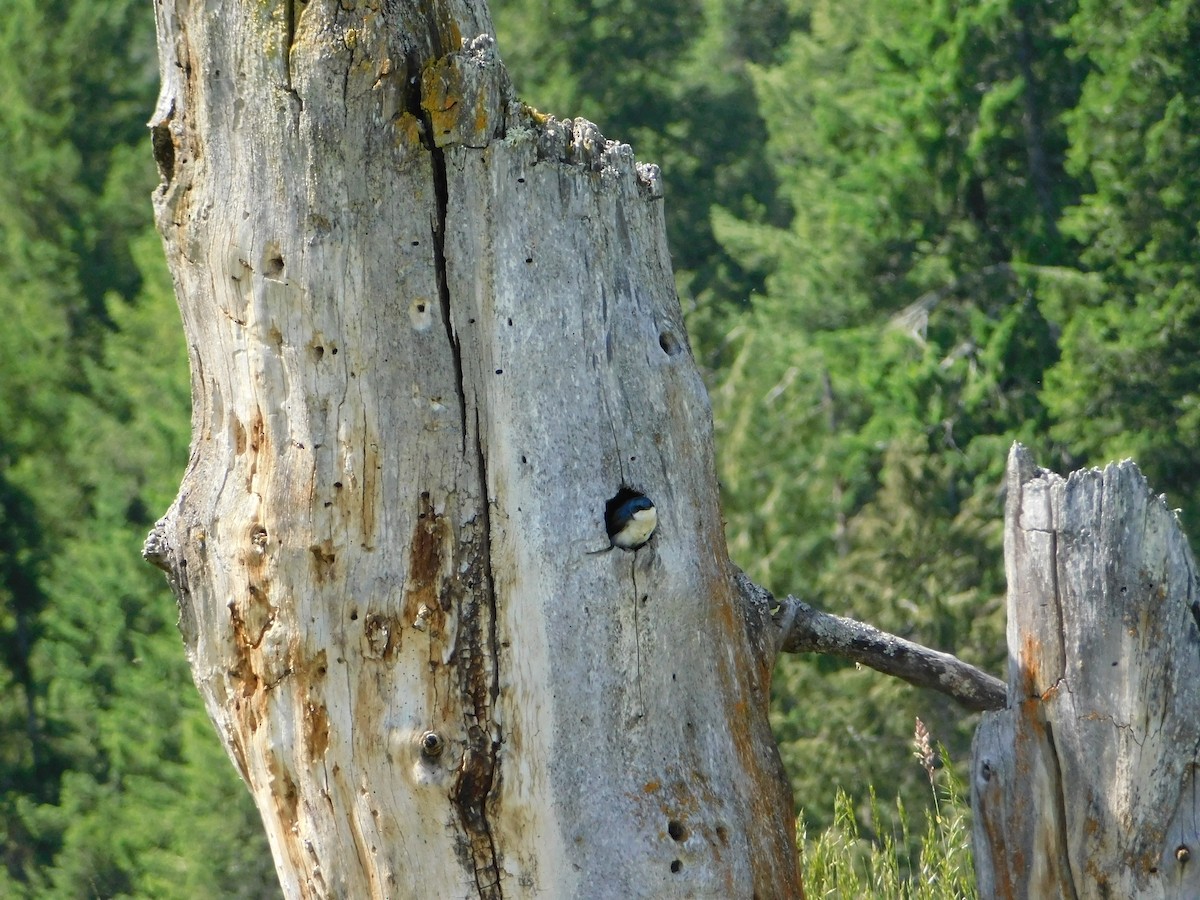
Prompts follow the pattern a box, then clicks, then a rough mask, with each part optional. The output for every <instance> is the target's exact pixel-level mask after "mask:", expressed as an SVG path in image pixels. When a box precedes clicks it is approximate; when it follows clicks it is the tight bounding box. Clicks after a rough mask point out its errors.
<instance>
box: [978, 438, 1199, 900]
mask: <svg viewBox="0 0 1200 900" xmlns="http://www.w3.org/2000/svg"><path fill="white" fill-rule="evenodd" d="M1007 487H1008V500H1007V515H1006V532H1005V566H1006V570H1007V574H1008V585H1009V586H1008V646H1009V697H1010V703H1009V707H1008V709H1006V710H1004V711H1002V712H998V713H990V714H987V715H985V717H984V720H983V722H982V724H981V725H980V728H979V730H978V732H977V734H976V739H975V747H974V759H973V776H972V800H973V804H974V806H975V810H976V816H975V833H974V845H975V855H976V871H977V875H978V883H979V890H980V895H981V896H984V897H1122V898H1125V897H1172V898H1175V897H1178V898H1185V897H1196V896H1200V875H1198V874H1197V869H1196V860H1195V854H1196V852H1197V850H1198V849H1200V825H1198V822H1200V818H1198V810H1197V808H1196V794H1195V790H1194V778H1195V771H1196V767H1197V764H1198V762H1200V758H1198V752H1200V751H1198V748H1200V630H1198V618H1197V616H1198V612H1197V610H1198V609H1200V607H1198V606H1197V600H1198V597H1200V592H1198V590H1197V579H1196V567H1195V562H1194V560H1193V557H1192V554H1191V552H1190V550H1189V548H1188V545H1187V541H1186V539H1185V537H1184V535H1183V533H1182V531H1181V530H1180V528H1179V523H1178V521H1177V520H1176V517H1175V514H1174V513H1173V512H1172V511H1171V510H1169V509H1168V508H1167V506H1166V504H1165V502H1164V501H1163V499H1162V498H1161V497H1156V496H1154V494H1153V493H1152V492H1151V490H1150V488H1149V487H1148V486H1147V484H1146V482H1145V479H1144V478H1143V477H1142V475H1141V473H1140V472H1139V471H1138V470H1137V467H1136V466H1135V465H1133V463H1131V462H1123V463H1119V464H1115V465H1110V466H1108V467H1106V468H1105V469H1103V470H1099V469H1094V470H1090V471H1085V472H1076V473H1074V474H1072V475H1071V476H1070V477H1069V478H1061V477H1059V476H1057V475H1054V474H1052V473H1050V472H1047V471H1045V470H1043V469H1039V468H1038V467H1037V466H1036V465H1035V464H1034V463H1033V460H1032V459H1031V457H1030V456H1029V454H1028V453H1027V451H1025V450H1024V449H1023V448H1020V447H1015V448H1014V449H1013V452H1012V454H1011V456H1010V458H1009V468H1008V486H1007Z"/></svg>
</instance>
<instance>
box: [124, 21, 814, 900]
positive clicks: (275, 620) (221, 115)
mask: <svg viewBox="0 0 1200 900" xmlns="http://www.w3.org/2000/svg"><path fill="white" fill-rule="evenodd" d="M156 8H157V9H158V14H159V41H160V56H161V60H162V66H163V91H162V95H161V98H160V103H159V107H158V111H157V114H156V117H155V120H154V121H153V123H152V127H153V129H154V139H155V148H156V157H157V159H158V161H159V165H160V169H161V171H162V174H163V184H162V186H161V187H160V189H159V191H158V192H157V194H156V197H155V204H156V211H157V216H158V223H159V227H160V230H161V231H162V233H163V237H164V242H165V245H166V249H167V254H168V260H169V263H170V266H171V269H172V272H173V275H174V278H175V283H176V290H177V294H178V299H179V303H180V309H181V311H182V314H183V321H184V326H185V330H186V332H187V339H188V343H189V346H190V349H191V363H192V374H193V394H194V414H193V425H194V434H193V444H192V455H191V460H190V463H189V466H188V470H187V472H186V474H185V475H184V479H183V484H182V486H181V488H180V493H179V496H178V498H177V499H176V502H175V503H174V505H173V506H172V508H171V510H170V511H169V513H168V515H167V516H166V517H165V518H164V520H163V521H162V522H161V523H160V524H159V526H158V527H157V528H156V529H155V532H154V533H153V535H152V536H151V539H150V541H149V542H148V546H147V555H148V556H149V557H150V558H151V559H153V560H154V561H156V562H157V563H158V564H159V565H161V566H163V567H164V568H165V569H166V570H167V572H168V575H169V577H170V579H171V581H172V584H173V585H174V587H175V589H176V592H177V595H178V598H179V601H180V609H181V628H182V631H183V635H184V639H185V643H186V645H187V650H188V654H189V657H190V659H191V663H192V667H193V672H194V675H195V678H196V682H197V685H198V686H199V688H200V691H201V693H202V694H203V696H204V698H205V702H206V705H207V708H208V711H209V713H210V715H211V716H212V718H213V720H214V722H215V723H216V725H217V729H218V731H219V733H220V736H221V738H222V740H223V741H224V742H225V744H226V746H227V748H228V750H229V753H230V756H231V758H232V759H233V760H234V762H235V764H236V765H237V767H238V769H239V771H240V772H241V774H242V776H243V778H244V779H245V780H246V782H247V784H248V785H249V786H250V789H251V790H252V791H253V793H254V796H255V799H256V801H257V803H258V806H259V809H260V811H261V812H262V815H263V820H264V823H265V825H266V828H267V833H268V836H269V838H270V842H271V846H272V850H273V852H274V856H275V863H276V867H277V870H278V872H279V875H280V879H281V882H282V884H283V886H284V889H285V892H286V894H287V895H288V896H289V897H298V896H303V897H310V896H311V897H345V898H363V897H391V898H396V897H417V896H419V897H464V896H483V897H499V896H501V895H504V896H509V897H534V896H537V897H556V898H557V897H563V898H566V897H573V896H589V897H620V898H625V897H693V896H705V897H718V896H719V897H750V896H754V895H757V896H759V897H763V898H767V897H770V898H776V897H787V896H793V895H796V894H798V893H799V878H798V874H797V871H796V857H795V836H794V825H793V819H792V804H791V798H790V795H789V791H788V787H787V783H786V780H785V778H784V776H783V773H782V770H781V767H780V765H779V759H778V754H777V752H776V749H775V746H774V743H773V740H772V737H771V733H770V729H769V727H768V722H767V714H766V703H767V691H768V685H769V678H770V670H771V666H772V664H773V662H774V649H775V648H774V644H773V642H772V641H771V640H770V639H769V637H768V630H769V627H770V619H769V615H768V614H767V612H766V611H765V610H764V609H761V608H760V607H759V606H756V605H755V604H754V603H750V602H747V601H746V598H745V597H744V596H743V594H742V592H741V590H740V588H739V586H738V584H737V582H736V580H735V571H734V569H733V568H732V567H731V566H730V564H729V561H728V558H727V554H726V550H725V543H724V537H723V533H722V525H721V516H720V512H719V508H718V499H717V487H716V478H715V474H714V467H713V461H712V439H711V424H710V421H709V407H708V403H707V398H706V396H705V393H704V389H703V385H702V383H701V380H700V377H699V375H698V372H697V369H696V366H695V364H694V362H693V360H692V358H691V354H690V351H689V348H688V344H687V340H686V338H685V336H684V332H683V325H682V317H681V313H680V309H679V304H678V301H677V299H676V297H675V294H674V289H673V280H672V275H671V270H670V264H669V257H668V254H667V249H666V246H665V241H664V229H663V218H662V199H661V186H660V185H659V182H658V176H657V172H656V170H654V169H653V168H652V167H645V166H639V165H637V164H636V163H635V161H634V159H633V155H632V153H631V151H630V150H629V148H628V147H626V146H624V145H620V144H615V143H609V142H606V141H604V139H603V138H602V137H601V136H600V135H599V134H598V133H597V132H596V130H595V128H594V127H593V126H591V125H590V124H589V123H586V122H583V121H566V122H558V121H554V120H552V119H546V118H543V117H540V116H537V115H535V114H533V113H531V112H529V111H525V110H522V109H521V108H520V107H519V105H518V104H516V103H515V102H514V101H513V99H512V96H511V91H510V89H509V87H508V82H507V77H506V75H505V74H504V70H503V68H502V66H501V65H500V64H499V61H498V59H497V58H496V56H495V52H494V49H493V47H492V43H491V39H490V38H489V37H487V32H489V31H490V25H489V23H488V16H487V11H486V8H485V7H484V5H483V3H482V0H446V2H441V0H421V2H411V3H402V4H395V3H371V2H358V3H356V2H346V0H309V2H308V3H296V2H293V0H284V2H280V3H267V4H263V3H240V2H233V0H194V2H184V0H161V2H159V3H158V4H157V7H156ZM464 37H465V39H464ZM622 485H628V486H630V487H633V488H636V489H638V490H640V491H643V492H645V493H646V494H647V495H649V496H650V497H651V498H652V499H653V500H654V502H655V504H656V505H657V509H658V513H659V520H660V525H659V528H658V532H657V534H656V535H655V536H654V538H653V539H652V540H651V542H650V544H649V545H648V546H646V547H645V548H643V549H641V550H639V551H637V552H636V553H631V552H624V551H621V550H613V551H611V552H608V553H604V554H597V555H590V554H589V551H593V550H596V549H598V548H601V547H604V546H606V544H607V540H608V538H607V535H606V532H605V527H604V506H605V501H606V500H608V499H609V498H610V497H612V496H613V495H614V494H615V493H616V492H617V490H618V488H619V487H621V486H622Z"/></svg>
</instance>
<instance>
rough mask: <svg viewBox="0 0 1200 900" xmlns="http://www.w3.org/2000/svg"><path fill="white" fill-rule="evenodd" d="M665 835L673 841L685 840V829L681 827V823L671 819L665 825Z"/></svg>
mask: <svg viewBox="0 0 1200 900" xmlns="http://www.w3.org/2000/svg"><path fill="white" fill-rule="evenodd" d="M667 834H669V835H670V836H671V840H673V841H685V840H687V829H686V828H684V827H683V823H682V822H680V821H677V820H676V819H672V820H671V821H670V822H668V823H667Z"/></svg>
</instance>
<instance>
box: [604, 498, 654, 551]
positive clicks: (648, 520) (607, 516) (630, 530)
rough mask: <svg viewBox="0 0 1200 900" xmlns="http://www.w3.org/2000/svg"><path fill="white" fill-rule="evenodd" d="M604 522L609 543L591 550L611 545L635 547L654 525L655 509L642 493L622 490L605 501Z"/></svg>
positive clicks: (607, 548)
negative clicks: (606, 502)
mask: <svg viewBox="0 0 1200 900" xmlns="http://www.w3.org/2000/svg"><path fill="white" fill-rule="evenodd" d="M604 525H605V527H606V528H607V529H608V540H609V545H608V546H607V547H605V548H604V549H603V550H593V551H592V552H593V553H603V552H605V551H606V550H611V549H612V548H613V547H620V548H621V549H622V550H636V549H637V548H638V547H641V546H642V545H644V544H645V543H646V542H647V541H648V540H650V536H651V535H653V534H654V529H655V528H656V527H658V511H657V510H656V509H655V508H654V504H653V503H652V502H650V498H649V497H647V496H646V495H645V494H638V493H634V492H632V491H623V492H622V493H621V494H618V495H617V496H616V497H615V498H613V500H610V501H609V502H608V505H607V507H606V509H605V511H604Z"/></svg>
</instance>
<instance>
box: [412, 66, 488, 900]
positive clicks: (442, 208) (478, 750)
mask: <svg viewBox="0 0 1200 900" xmlns="http://www.w3.org/2000/svg"><path fill="white" fill-rule="evenodd" d="M415 83H416V84H420V79H419V78H418V79H416V81H415ZM409 103H410V110H413V111H414V113H415V114H416V115H418V116H419V118H420V119H421V120H422V121H423V122H424V123H425V136H424V141H425V146H426V148H427V149H428V150H429V154H430V159H431V162H432V170H433V188H434V204H435V209H434V221H433V223H432V224H433V255H434V266H435V270H436V277H437V290H438V299H439V301H440V305H441V310H442V320H443V322H444V323H445V327H446V340H447V343H448V345H449V347H450V353H451V356H452V358H453V360H454V384H455V390H456V391H457V394H458V406H459V415H460V420H459V421H460V426H461V435H462V445H461V446H462V453H463V456H464V457H466V456H467V435H468V433H469V429H468V422H469V421H470V420H469V418H468V413H467V391H466V384H465V381H464V376H463V363H462V346H461V344H460V342H459V339H458V335H457V333H456V332H455V329H454V322H453V319H452V317H451V304H450V285H449V272H448V270H447V265H446V217H447V213H446V210H447V207H448V205H449V186H448V181H447V177H446V157H445V152H444V151H443V150H442V149H441V148H440V147H438V146H437V145H436V144H435V143H434V141H433V138H432V134H433V132H432V123H431V122H430V120H429V117H428V116H427V115H425V114H424V110H423V109H422V107H421V98H420V89H419V88H418V89H417V90H416V91H414V92H413V94H412V95H411V96H410V97H409ZM473 424H474V437H475V440H474V445H473V447H472V450H473V451H474V457H475V458H474V460H473V462H474V463H475V471H476V472H477V473H478V477H479V484H478V497H479V503H480V511H479V517H478V518H479V520H478V522H477V524H478V527H479V537H478V539H477V542H476V547H475V558H474V560H473V561H472V563H471V565H470V566H469V567H468V570H467V572H466V573H465V574H464V576H463V577H462V579H461V581H460V582H459V584H460V590H459V592H458V593H459V598H458V599H459V604H460V606H461V607H462V608H461V609H460V617H459V618H460V626H459V628H458V632H457V636H456V638H455V644H454V652H453V659H454V660H455V662H456V664H457V671H458V677H459V685H460V691H461V696H462V700H463V704H464V713H465V719H466V721H465V722H464V725H465V729H466V735H467V747H466V750H465V752H464V754H463V760H462V764H461V766H460V767H459V771H458V777H457V779H456V780H455V783H454V787H453V789H452V790H451V799H452V800H453V802H454V804H455V806H456V807H457V808H458V814H459V817H460V819H461V821H462V824H463V828H464V829H465V831H466V833H467V841H468V847H467V848H465V849H466V850H467V852H468V853H469V856H470V862H471V866H472V868H473V870H474V873H475V886H476V889H477V890H478V891H479V896H480V898H483V900H501V897H502V896H503V894H502V891H501V889H500V869H499V865H498V861H497V854H496V844H495V840H494V838H493V836H492V829H491V825H490V823H489V822H488V814H487V803H488V799H489V796H490V794H491V791H492V787H493V785H494V784H495V781H496V775H497V773H496V757H497V754H498V752H499V749H500V740H499V730H498V728H497V726H496V723H495V722H494V720H493V719H492V708H493V706H494V703H495V700H496V697H497V696H498V695H499V692H500V683H499V638H498V635H497V631H496V629H497V624H496V597H495V593H494V588H493V585H494V584H495V580H494V579H493V577H492V562H491V515H490V508H489V500H488V478H487V456H486V454H485V452H484V447H483V441H482V437H481V433H480V427H479V410H478V407H476V409H475V416H474V423H473Z"/></svg>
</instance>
